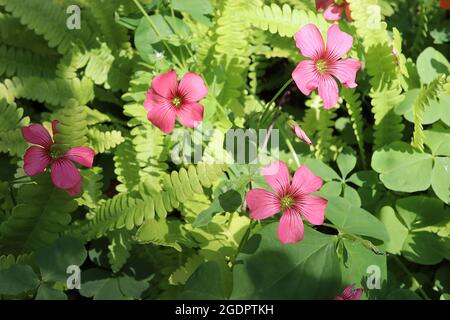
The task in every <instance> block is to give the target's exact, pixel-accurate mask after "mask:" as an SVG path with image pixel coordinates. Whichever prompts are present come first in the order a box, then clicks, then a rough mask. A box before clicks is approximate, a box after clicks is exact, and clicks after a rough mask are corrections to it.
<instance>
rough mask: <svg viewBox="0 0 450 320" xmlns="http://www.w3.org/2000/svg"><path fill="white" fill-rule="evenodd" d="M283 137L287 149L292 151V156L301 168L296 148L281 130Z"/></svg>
mask: <svg viewBox="0 0 450 320" xmlns="http://www.w3.org/2000/svg"><path fill="white" fill-rule="evenodd" d="M280 132H281V135H282V136H283V139H284V142H285V143H286V145H287V147H288V148H289V151H291V153H292V156H293V157H294V160H295V163H296V164H297V166H299V167H300V159H299V158H298V156H297V153H296V152H295V149H294V146H293V145H292V143H291V141H290V140H289V139H288V138H287V137H286V135H285V134H284V132H283V130H280Z"/></svg>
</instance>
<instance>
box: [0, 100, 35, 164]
mask: <svg viewBox="0 0 450 320" xmlns="http://www.w3.org/2000/svg"><path fill="white" fill-rule="evenodd" d="M23 113H24V111H23V109H22V108H17V106H16V104H15V103H11V104H9V103H8V102H7V101H6V100H4V99H1V100H0V152H8V153H9V154H11V155H12V156H21V155H22V154H23V152H24V151H25V149H26V148H27V146H28V144H27V143H26V141H25V140H24V139H23V137H22V134H21V132H20V128H22V127H24V126H26V125H28V123H29V122H30V119H29V118H28V117H23Z"/></svg>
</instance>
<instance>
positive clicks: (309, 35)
mask: <svg viewBox="0 0 450 320" xmlns="http://www.w3.org/2000/svg"><path fill="white" fill-rule="evenodd" d="M295 43H296V45H297V48H299V49H300V51H301V53H302V55H304V56H305V57H308V58H311V59H314V60H317V59H319V58H320V57H321V56H322V54H323V52H324V50H325V49H324V44H323V38H322V35H321V33H320V31H319V29H317V27H316V26H315V25H314V24H307V25H305V26H304V27H303V28H301V29H300V30H299V31H298V32H297V33H296V34H295Z"/></svg>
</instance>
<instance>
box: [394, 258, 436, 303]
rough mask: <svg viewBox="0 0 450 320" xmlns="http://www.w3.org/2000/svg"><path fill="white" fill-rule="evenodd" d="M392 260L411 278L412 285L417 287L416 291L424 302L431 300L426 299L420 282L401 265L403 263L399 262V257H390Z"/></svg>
mask: <svg viewBox="0 0 450 320" xmlns="http://www.w3.org/2000/svg"><path fill="white" fill-rule="evenodd" d="M392 257H393V259H394V261H395V262H397V264H398V265H399V266H400V268H402V270H403V271H404V272H405V273H406V274H407V275H408V276H410V277H411V280H412V283H413V285H415V286H417V288H418V289H417V290H418V291H419V292H420V293H421V294H422V296H423V297H424V298H425V300H431V299H430V297H428V295H427V293H426V292H425V291H424V290H423V289H422V285H421V284H420V282H419V281H418V280H417V279H416V277H414V275H413V274H412V273H411V272H410V271H409V270H408V268H407V267H406V266H405V265H404V264H403V262H402V261H401V260H400V258H399V257H397V256H396V255H392Z"/></svg>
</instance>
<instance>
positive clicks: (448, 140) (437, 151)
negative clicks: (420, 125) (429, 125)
mask: <svg viewBox="0 0 450 320" xmlns="http://www.w3.org/2000/svg"><path fill="white" fill-rule="evenodd" d="M425 144H426V145H427V146H428V147H429V148H430V150H431V153H432V154H433V155H434V156H447V157H450V133H448V132H440V131H436V130H426V131H425Z"/></svg>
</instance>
